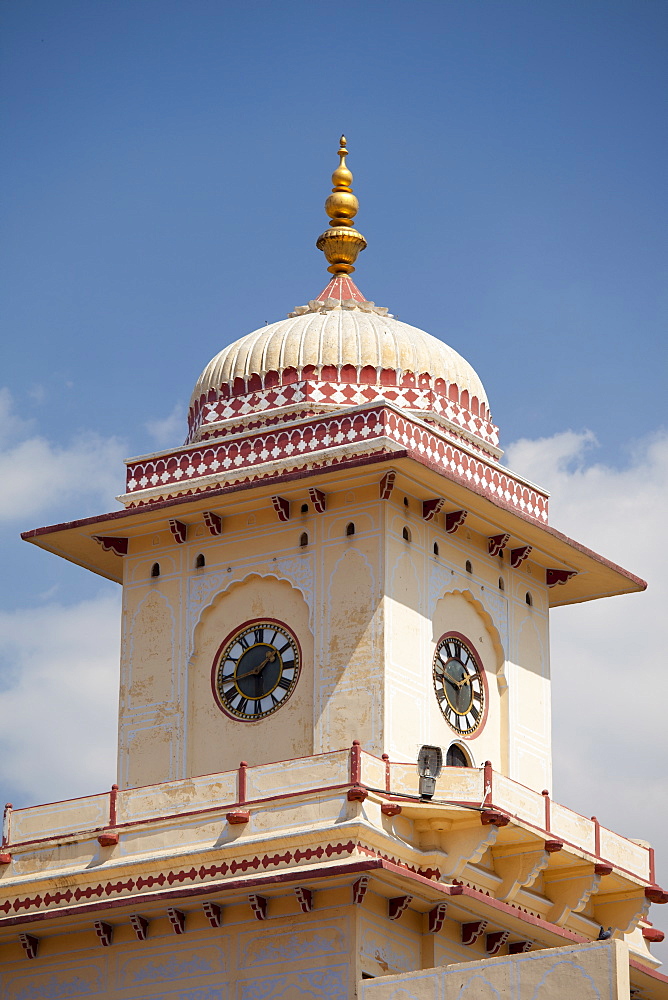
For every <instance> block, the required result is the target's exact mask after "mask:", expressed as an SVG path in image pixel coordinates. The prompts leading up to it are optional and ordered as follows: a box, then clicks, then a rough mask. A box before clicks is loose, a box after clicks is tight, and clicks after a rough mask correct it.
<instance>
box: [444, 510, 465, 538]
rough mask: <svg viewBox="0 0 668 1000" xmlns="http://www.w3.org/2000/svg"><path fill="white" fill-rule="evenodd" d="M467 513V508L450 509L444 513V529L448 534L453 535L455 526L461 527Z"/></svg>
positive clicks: (455, 529)
mask: <svg viewBox="0 0 668 1000" xmlns="http://www.w3.org/2000/svg"><path fill="white" fill-rule="evenodd" d="M467 514H468V511H467V510H451V511H449V512H448V513H447V514H446V515H445V530H446V531H447V533H448V534H449V535H454V533H455V532H456V531H457V528H461V526H462V524H463V523H464V521H465V520H466V517H467Z"/></svg>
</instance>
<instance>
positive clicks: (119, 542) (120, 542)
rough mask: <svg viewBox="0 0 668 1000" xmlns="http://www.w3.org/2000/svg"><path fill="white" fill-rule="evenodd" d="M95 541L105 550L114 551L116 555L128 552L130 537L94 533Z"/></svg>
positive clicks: (123, 554)
mask: <svg viewBox="0 0 668 1000" xmlns="http://www.w3.org/2000/svg"><path fill="white" fill-rule="evenodd" d="M92 538H93V541H95V542H98V543H99V544H100V545H101V546H102V548H103V550H104V551H105V552H113V553H114V555H115V556H126V555H127V554H128V539H127V538H115V537H114V536H113V535H93V536H92Z"/></svg>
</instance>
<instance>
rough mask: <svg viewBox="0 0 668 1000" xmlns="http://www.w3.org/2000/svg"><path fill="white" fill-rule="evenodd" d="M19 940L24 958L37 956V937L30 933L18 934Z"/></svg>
mask: <svg viewBox="0 0 668 1000" xmlns="http://www.w3.org/2000/svg"><path fill="white" fill-rule="evenodd" d="M19 941H20V942H21V947H22V948H23V950H24V952H25V953H26V958H37V952H38V951H39V938H36V937H34V935H32V934H19Z"/></svg>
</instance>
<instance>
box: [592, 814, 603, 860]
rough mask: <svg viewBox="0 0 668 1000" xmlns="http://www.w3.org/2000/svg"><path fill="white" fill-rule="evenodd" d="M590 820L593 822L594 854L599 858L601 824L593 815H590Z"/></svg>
mask: <svg viewBox="0 0 668 1000" xmlns="http://www.w3.org/2000/svg"><path fill="white" fill-rule="evenodd" d="M591 821H592V823H593V824H594V854H595V855H596V857H597V858H600V856H601V824H600V823H599V821H598V820H597V819H596V817H595V816H592V818H591Z"/></svg>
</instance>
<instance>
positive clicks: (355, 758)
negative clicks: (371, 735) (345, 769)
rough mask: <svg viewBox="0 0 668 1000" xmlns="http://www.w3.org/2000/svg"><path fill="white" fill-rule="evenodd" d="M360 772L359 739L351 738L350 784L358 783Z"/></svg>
mask: <svg viewBox="0 0 668 1000" xmlns="http://www.w3.org/2000/svg"><path fill="white" fill-rule="evenodd" d="M361 774H362V768H361V755H360V741H359V740H353V745H352V746H351V748H350V784H351V785H359V783H360V777H361Z"/></svg>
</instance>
